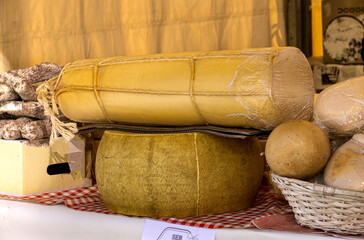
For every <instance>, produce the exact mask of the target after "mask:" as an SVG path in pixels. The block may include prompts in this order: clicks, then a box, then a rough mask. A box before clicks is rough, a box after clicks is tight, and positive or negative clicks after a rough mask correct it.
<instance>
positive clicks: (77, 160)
mask: <svg viewBox="0 0 364 240" xmlns="http://www.w3.org/2000/svg"><path fill="white" fill-rule="evenodd" d="M67 161H68V162H69V166H70V170H71V171H72V172H71V173H63V174H56V175H49V174H48V173H47V169H48V167H49V165H50V164H62V163H66V162H67ZM84 176H85V140H84V139H82V138H79V137H77V138H75V139H74V140H72V141H71V142H67V141H66V140H64V139H58V140H57V141H56V142H55V143H54V144H53V145H52V146H50V147H29V146H27V145H26V144H24V143H21V142H20V141H5V140H0V192H1V193H2V194H8V195H13V196H24V195H31V194H34V193H40V192H47V191H55V190H61V189H70V188H75V187H79V186H88V185H90V181H89V180H88V179H87V178H85V179H84Z"/></svg>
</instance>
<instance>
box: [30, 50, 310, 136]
mask: <svg viewBox="0 0 364 240" xmlns="http://www.w3.org/2000/svg"><path fill="white" fill-rule="evenodd" d="M37 93H38V100H39V101H40V102H41V103H43V105H45V108H46V109H48V110H46V112H47V113H48V115H49V116H51V115H53V114H54V113H57V109H56V108H53V109H50V107H49V106H47V101H53V103H54V104H53V105H55V103H58V105H59V108H60V109H61V111H62V113H63V114H64V115H65V116H66V117H68V118H69V119H71V120H73V121H75V122H88V123H127V124H137V125H154V126H188V125H216V126H226V127H243V128H257V129H264V130H269V129H273V128H274V127H275V126H277V125H279V124H280V123H282V122H284V121H287V120H292V119H305V120H309V119H311V117H312V112H313V101H314V86H313V79H312V71H311V68H310V65H309V63H308V61H307V59H306V58H305V56H304V55H303V54H302V52H301V51H300V50H298V49H296V48H262V49H246V50H240V51H217V52H195V53H180V54H163V55H162V54H160V55H151V56H140V57H115V58H106V59H87V60H80V61H76V62H74V63H71V64H68V65H66V66H65V67H64V68H63V70H62V72H61V74H60V75H59V77H58V78H54V79H51V80H50V81H48V82H46V83H45V84H43V85H42V86H40V87H39V88H38V90H37ZM51 119H53V120H52V125H53V126H55V128H58V130H57V131H58V132H60V133H61V134H62V133H66V132H69V130H71V131H73V130H75V129H74V128H72V127H74V125H73V126H72V125H67V124H63V125H62V124H61V123H60V122H57V120H56V119H55V116H51ZM67 128H68V130H67ZM64 129H66V130H64ZM63 135H64V137H67V136H65V135H66V134H63Z"/></svg>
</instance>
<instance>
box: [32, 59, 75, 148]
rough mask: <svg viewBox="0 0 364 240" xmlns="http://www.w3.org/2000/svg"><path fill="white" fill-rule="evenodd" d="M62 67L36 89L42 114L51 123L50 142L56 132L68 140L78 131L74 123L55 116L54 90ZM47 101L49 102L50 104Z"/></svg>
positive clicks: (56, 108)
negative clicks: (57, 73)
mask: <svg viewBox="0 0 364 240" xmlns="http://www.w3.org/2000/svg"><path fill="white" fill-rule="evenodd" d="M66 66H67V65H66ZM64 69H65V67H64V68H63V69H62V71H61V73H60V74H59V75H58V76H57V77H54V78H52V79H50V80H48V81H47V82H45V83H43V84H42V85H40V86H39V87H38V88H37V91H36V93H37V100H38V102H39V103H40V104H41V105H42V106H43V108H44V115H45V116H46V117H49V118H50V120H51V123H52V132H51V136H50V144H53V142H54V141H55V140H56V139H57V138H58V134H60V135H61V136H62V137H64V138H65V139H66V140H67V141H70V140H71V139H72V138H74V136H75V133H77V131H78V129H77V124H76V123H74V122H70V123H64V122H62V121H60V120H59V119H58V117H57V116H58V115H59V111H58V107H57V106H58V105H57V101H56V97H55V93H54V90H55V89H56V87H57V85H58V83H59V81H60V78H61V76H62V74H63V70H64ZM49 103H51V106H50V104H49Z"/></svg>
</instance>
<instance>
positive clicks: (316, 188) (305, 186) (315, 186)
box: [271, 172, 364, 202]
mask: <svg viewBox="0 0 364 240" xmlns="http://www.w3.org/2000/svg"><path fill="white" fill-rule="evenodd" d="M271 178H272V180H273V181H274V182H276V179H279V180H281V181H284V182H285V184H289V185H292V184H294V185H295V187H297V188H300V189H302V190H304V191H306V192H313V193H316V194H320V195H335V196H344V197H345V198H347V197H349V198H355V199H356V200H359V201H361V202H364V192H360V191H352V190H344V189H338V188H333V187H330V186H326V185H323V184H319V183H311V182H307V181H304V180H299V179H294V178H288V177H282V176H280V175H278V174H276V173H274V172H272V174H271ZM276 183H277V182H276Z"/></svg>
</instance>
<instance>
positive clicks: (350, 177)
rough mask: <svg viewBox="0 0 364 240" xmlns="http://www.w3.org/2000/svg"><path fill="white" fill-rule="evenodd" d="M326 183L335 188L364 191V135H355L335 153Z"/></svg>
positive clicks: (330, 163)
mask: <svg viewBox="0 0 364 240" xmlns="http://www.w3.org/2000/svg"><path fill="white" fill-rule="evenodd" d="M324 181H325V184H327V185H328V186H331V187H334V188H340V189H347V190H355V191H364V134H355V135H354V136H353V138H352V139H351V140H350V141H348V142H347V143H345V144H344V145H342V146H341V147H339V148H338V149H337V150H336V151H335V152H334V154H333V155H332V157H331V158H330V160H329V162H328V164H327V166H326V168H325V173H324Z"/></svg>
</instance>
